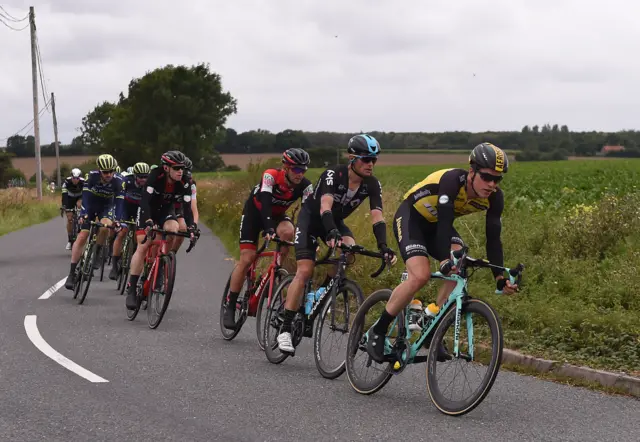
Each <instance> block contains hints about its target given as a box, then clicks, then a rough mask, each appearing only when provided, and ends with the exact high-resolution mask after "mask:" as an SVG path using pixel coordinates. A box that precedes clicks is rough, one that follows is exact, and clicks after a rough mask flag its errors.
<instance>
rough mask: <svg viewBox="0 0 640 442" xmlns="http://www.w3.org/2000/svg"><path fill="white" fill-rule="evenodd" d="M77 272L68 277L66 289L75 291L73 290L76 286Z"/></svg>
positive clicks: (65, 283)
mask: <svg viewBox="0 0 640 442" xmlns="http://www.w3.org/2000/svg"><path fill="white" fill-rule="evenodd" d="M75 276H76V272H71V273H69V276H67V280H66V281H65V282H64V288H65V289H67V290H73V288H74V287H75V285H76V278H75Z"/></svg>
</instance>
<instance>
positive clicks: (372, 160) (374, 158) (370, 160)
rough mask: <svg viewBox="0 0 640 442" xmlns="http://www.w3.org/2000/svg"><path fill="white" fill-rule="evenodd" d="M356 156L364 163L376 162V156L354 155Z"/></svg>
mask: <svg viewBox="0 0 640 442" xmlns="http://www.w3.org/2000/svg"><path fill="white" fill-rule="evenodd" d="M356 158H358V159H359V160H360V161H362V162H363V163H365V164H369V163H373V164H376V163H377V162H378V157H356Z"/></svg>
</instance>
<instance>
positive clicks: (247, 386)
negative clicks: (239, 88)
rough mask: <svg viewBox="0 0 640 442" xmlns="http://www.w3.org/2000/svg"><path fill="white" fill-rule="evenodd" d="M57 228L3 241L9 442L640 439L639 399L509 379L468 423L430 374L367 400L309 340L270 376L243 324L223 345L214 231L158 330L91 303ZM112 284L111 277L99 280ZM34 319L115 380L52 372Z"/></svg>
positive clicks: (59, 224) (118, 306) (97, 285)
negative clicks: (81, 296)
mask: <svg viewBox="0 0 640 442" xmlns="http://www.w3.org/2000/svg"><path fill="white" fill-rule="evenodd" d="M64 233H65V232H64V227H63V221H62V220H61V219H60V218H57V219H55V220H52V221H50V222H47V223H45V224H41V225H37V226H33V227H30V228H28V229H25V230H22V231H18V232H14V233H11V234H8V235H6V236H4V237H1V238H0V301H1V302H2V308H1V309H0V334H1V336H2V345H1V347H0V348H1V351H0V355H1V360H0V379H1V381H0V382H1V385H2V388H1V393H0V440H3V441H4V440H6V441H36V440H46V441H65V442H69V441H87V440H91V441H99V440H100V441H101V440H141V441H142V440H153V441H157V440H163V441H173V440H175V441H211V440H224V441H257V440H278V441H285V440H292V441H293V440H295V441H299V440H309V441H311V440H348V441H356V440H389V439H391V438H393V439H394V440H400V439H406V440H411V441H418V440H437V441H460V440H473V441H478V442H479V441H519V442H522V441H580V442H585V441H605V440H606V441H638V440H640V427H639V426H638V418H639V417H640V401H638V400H635V399H630V398H624V397H614V396H608V395H605V394H602V393H597V392H592V391H589V390H586V389H582V388H575V387H569V386H565V385H560V384H557V383H552V382H548V381H542V380H538V379H536V378H533V377H527V376H522V375H518V374H514V373H509V372H504V371H503V372H501V373H500V374H499V376H498V379H497V381H496V383H495V385H494V387H493V389H492V390H491V392H490V394H489V396H488V397H487V398H486V399H485V401H484V402H483V403H482V404H481V405H480V406H479V407H478V408H476V410H474V411H473V412H471V413H470V414H468V415H466V416H463V417H461V418H451V417H447V416H444V415H442V414H441V413H439V412H438V411H437V410H436V409H435V407H434V406H433V405H432V404H431V402H430V400H429V398H428V395H427V393H426V389H425V373H424V365H419V366H413V367H409V368H408V369H407V370H406V371H405V372H404V373H402V375H401V376H398V377H395V378H394V379H392V380H391V382H390V383H389V384H387V386H386V387H385V388H384V389H383V390H381V391H380V392H378V393H376V394H375V395H373V396H362V395H359V394H357V393H355V392H354V391H353V390H352V389H351V388H350V386H349V384H348V381H347V379H346V375H343V376H342V377H341V378H339V379H337V380H334V381H329V380H326V379H323V378H322V377H321V376H320V375H319V374H318V373H317V371H316V368H315V364H314V362H313V358H312V356H311V353H310V348H311V346H310V345H309V343H310V340H306V341H305V342H304V343H303V345H302V347H301V348H299V349H298V352H297V355H296V357H295V358H289V359H287V360H286V361H285V362H284V363H283V364H281V365H272V364H270V363H269V362H268V361H267V360H266V358H265V356H264V353H263V352H262V351H260V349H259V348H258V346H257V344H256V338H255V322H254V319H252V318H251V319H249V320H248V321H247V323H246V324H245V326H244V328H243V330H242V332H241V333H240V335H239V336H238V337H236V339H235V340H234V341H232V342H226V341H224V340H223V339H222V338H221V335H220V331H219V325H218V315H219V305H220V296H221V292H222V290H223V288H224V283H225V282H226V279H227V277H228V274H229V271H230V269H231V266H232V263H231V261H229V260H225V257H227V254H226V252H225V250H224V248H223V247H222V245H221V243H220V242H219V241H218V239H217V238H215V237H214V236H213V235H212V234H211V232H209V231H208V230H206V231H204V232H203V235H202V237H201V239H200V242H199V243H198V245H197V247H196V248H195V249H194V250H193V251H192V252H191V253H190V254H189V255H186V254H185V253H184V251H183V250H184V249H183V250H181V252H180V254H179V256H178V264H177V266H178V267H177V268H178V270H177V281H176V289H175V291H174V296H173V298H172V300H171V304H170V306H169V310H168V312H167V314H166V316H165V318H164V320H163V322H162V324H161V325H160V327H159V328H158V329H156V330H151V329H149V328H148V326H147V323H146V312H144V311H141V312H140V315H139V317H138V318H137V319H136V320H135V321H134V322H129V321H127V319H126V314H125V306H124V297H121V296H120V295H118V294H117V292H116V290H115V282H113V281H110V280H108V279H105V281H103V282H99V281H98V280H96V279H94V281H93V282H92V286H91V291H90V293H89V295H88V296H87V300H86V301H85V303H84V304H83V305H80V306H79V305H77V304H76V303H75V301H74V300H73V299H72V293H71V292H70V291H68V290H66V289H65V288H64V287H62V288H61V289H60V290H58V291H57V292H56V293H55V294H54V295H53V296H51V297H50V298H48V299H38V298H39V297H40V296H41V295H42V294H43V293H44V292H45V291H46V290H47V289H48V288H49V287H51V286H52V285H54V284H55V283H57V282H58V281H60V280H61V279H62V278H64V277H65V276H66V275H67V273H68V268H69V256H70V253H69V252H68V251H65V250H64V245H65V238H66V235H64ZM105 278H106V275H105ZM27 315H35V316H36V321H37V328H38V330H39V333H40V334H41V336H42V338H43V339H44V340H45V341H46V342H47V343H48V344H49V345H50V346H51V347H52V348H53V349H55V350H56V351H57V352H59V353H60V354H62V355H63V356H64V357H66V358H68V359H69V360H71V361H73V362H75V363H76V364H78V365H80V366H81V367H83V368H85V369H86V370H89V371H91V372H92V373H94V374H95V375H98V376H100V377H102V378H104V379H106V380H108V382H103V383H94V382H90V381H88V380H86V379H84V378H82V377H80V376H79V375H78V374H76V373H74V372H72V371H70V370H68V369H66V368H64V367H63V366H61V365H60V364H58V363H56V362H55V361H53V360H52V359H50V358H49V357H47V356H46V355H45V354H43V352H41V351H40V350H39V349H38V348H36V346H35V345H34V344H33V343H32V341H31V340H30V339H29V337H28V336H27V333H26V331H25V316H27Z"/></svg>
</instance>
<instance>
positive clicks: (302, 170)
mask: <svg viewBox="0 0 640 442" xmlns="http://www.w3.org/2000/svg"><path fill="white" fill-rule="evenodd" d="M290 169H291V171H292V172H293V173H296V174H300V173H305V172H306V171H307V168H306V167H291V168H290Z"/></svg>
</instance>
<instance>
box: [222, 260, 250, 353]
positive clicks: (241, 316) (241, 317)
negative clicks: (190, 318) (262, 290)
mask: <svg viewBox="0 0 640 442" xmlns="http://www.w3.org/2000/svg"><path fill="white" fill-rule="evenodd" d="M234 270H235V267H234ZM231 275H233V270H232V271H231V274H229V279H227V285H226V286H225V287H224V292H223V293H222V299H221V300H220V332H221V333H222V337H223V338H224V340H225V341H231V340H232V339H233V338H235V337H236V336H237V335H238V333H240V330H241V329H242V325H243V324H244V321H245V320H246V319H247V311H246V309H243V308H242V306H243V304H244V299H245V297H247V288H248V287H249V278H247V277H246V276H245V278H244V283H243V284H242V288H241V289H240V293H238V300H237V301H236V309H235V323H236V327H235V328H234V329H233V330H230V329H228V328H226V327H225V326H224V311H225V309H226V305H227V300H228V297H229V290H230V287H231Z"/></svg>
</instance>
